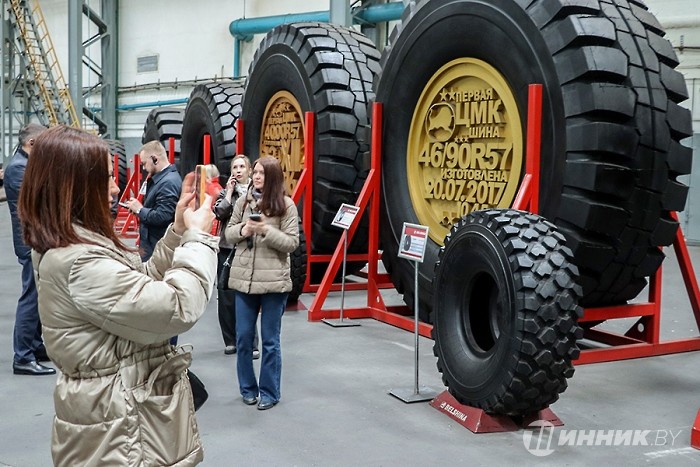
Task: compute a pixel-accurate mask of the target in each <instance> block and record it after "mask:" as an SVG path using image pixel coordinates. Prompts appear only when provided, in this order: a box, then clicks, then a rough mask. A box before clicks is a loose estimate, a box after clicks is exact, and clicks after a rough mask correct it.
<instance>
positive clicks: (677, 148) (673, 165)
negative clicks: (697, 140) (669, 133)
mask: <svg viewBox="0 0 700 467" xmlns="http://www.w3.org/2000/svg"><path fill="white" fill-rule="evenodd" d="M667 162H668V169H669V171H670V172H671V174H672V175H686V174H689V173H690V169H691V167H692V162H693V149H692V148H689V147H688V146H683V145H682V144H680V143H679V142H677V141H672V142H671V147H670V148H669V151H668V157H667Z"/></svg>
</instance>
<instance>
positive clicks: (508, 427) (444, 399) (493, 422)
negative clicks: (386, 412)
mask: <svg viewBox="0 0 700 467" xmlns="http://www.w3.org/2000/svg"><path fill="white" fill-rule="evenodd" d="M430 405H431V407H433V408H435V409H437V410H438V411H439V412H441V413H443V414H445V415H447V416H448V417H450V418H451V419H452V420H454V421H455V422H457V423H459V424H460V425H462V426H463V427H465V428H467V429H468V430H469V431H471V432H472V433H499V432H503V431H518V430H519V429H520V428H525V427H527V426H528V425H530V424H531V423H532V422H534V421H536V420H543V421H547V422H549V423H551V424H552V425H554V426H561V425H563V424H564V423H563V422H562V421H561V420H560V419H559V417H557V416H556V415H555V414H554V412H552V410H551V409H549V408H547V409H543V410H540V411H539V412H536V413H533V414H530V415H528V416H526V417H523V418H522V420H517V421H516V420H515V419H513V418H512V417H509V416H508V415H489V414H487V413H486V412H484V411H483V410H481V409H477V408H476V407H470V406H468V405H463V404H460V403H459V402H457V399H455V398H454V397H453V396H452V395H451V394H450V393H449V392H447V391H443V392H442V393H440V394H439V395H438V396H437V397H436V398H435V399H433V400H432V401H431V402H430Z"/></svg>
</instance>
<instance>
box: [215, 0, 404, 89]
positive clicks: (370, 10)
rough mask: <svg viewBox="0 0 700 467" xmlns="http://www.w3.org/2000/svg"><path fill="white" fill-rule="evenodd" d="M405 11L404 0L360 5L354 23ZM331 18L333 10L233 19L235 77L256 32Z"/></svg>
mask: <svg viewBox="0 0 700 467" xmlns="http://www.w3.org/2000/svg"><path fill="white" fill-rule="evenodd" d="M403 10H404V4H403V2H390V3H381V4H379V5H372V6H369V7H366V8H363V7H357V8H354V9H353V10H352V20H353V23H355V24H374V23H381V22H384V21H394V20H397V19H400V18H401V14H402V13H403ZM330 18H331V12H330V11H310V12H308V13H293V14H288V15H274V16H261V17H259V18H241V19H236V20H233V21H231V24H229V27H228V30H229V32H230V33H231V35H232V36H233V37H234V38H235V39H236V40H235V42H234V46H233V76H234V77H237V76H239V73H240V70H239V66H240V60H241V41H246V42H247V41H250V40H252V39H253V35H254V34H262V33H265V32H267V31H269V30H270V29H273V28H274V27H275V26H279V25H280V24H287V23H298V22H306V21H318V22H320V23H328V22H329V21H330Z"/></svg>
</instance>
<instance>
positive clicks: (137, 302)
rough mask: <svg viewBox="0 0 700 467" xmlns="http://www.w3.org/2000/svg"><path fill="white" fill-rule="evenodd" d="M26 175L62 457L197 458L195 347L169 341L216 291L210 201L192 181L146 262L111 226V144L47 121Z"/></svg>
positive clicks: (24, 204) (152, 461)
mask: <svg viewBox="0 0 700 467" xmlns="http://www.w3.org/2000/svg"><path fill="white" fill-rule="evenodd" d="M26 176H27V180H31V183H29V184H27V188H26V190H25V189H23V190H22V193H21V194H20V199H19V205H20V213H21V221H22V228H23V231H24V237H25V241H26V243H27V244H28V245H30V246H31V247H32V249H33V252H32V261H33V264H34V273H35V277H36V279H37V287H38V291H39V313H40V316H41V322H42V325H43V332H44V339H45V341H46V349H47V351H48V354H49V356H50V357H51V360H52V361H53V362H54V363H55V364H56V366H57V367H58V369H59V370H60V374H59V376H58V381H57V383H56V389H55V391H54V405H55V410H56V416H55V417H54V422H53V433H52V445H51V454H52V457H53V461H54V464H55V465H58V466H75V465H80V466H87V465H94V466H104V465H112V466H118V465H130V466H131V465H139V466H141V465H178V466H186V465H195V464H197V463H198V462H200V461H201V460H202V459H203V451H202V446H201V442H200V439H199V434H198V431H197V423H196V420H195V416H194V407H193V403H192V393H191V389H190V386H189V382H188V379H187V375H186V372H185V370H186V369H187V367H188V366H189V365H190V361H191V354H190V353H189V352H181V351H177V350H176V349H175V348H174V347H172V346H171V345H170V344H169V343H168V339H169V337H170V336H173V335H176V334H181V333H183V332H185V331H186V330H188V329H189V328H190V327H192V326H193V325H194V324H195V322H196V321H197V320H198V319H199V318H200V316H201V315H202V314H203V312H204V309H205V306H206V304H207V302H208V301H209V298H210V297H211V294H212V291H213V285H214V280H215V273H216V251H217V243H218V239H217V238H215V237H213V236H211V235H209V234H208V233H207V232H209V231H210V230H211V225H212V220H213V214H212V211H211V199H207V201H206V202H205V203H204V205H203V206H202V207H201V208H200V209H198V210H196V211H193V210H192V209H191V207H190V203H191V201H192V200H193V197H194V195H193V194H191V193H190V192H191V191H192V190H191V188H192V177H188V178H186V179H185V183H184V185H183V195H182V196H181V198H180V201H179V202H178V205H177V209H176V213H175V222H174V224H173V225H171V226H170V227H169V228H168V230H167V233H166V235H165V237H164V238H163V239H162V240H161V241H160V242H158V244H157V245H156V247H155V251H154V254H153V256H152V257H151V259H150V260H149V261H148V262H147V263H141V260H140V258H139V256H138V254H137V253H136V251H135V250H133V249H130V248H127V247H126V246H125V245H124V244H123V243H122V242H121V240H120V239H119V238H117V237H116V235H115V234H114V232H113V230H112V223H111V216H110V205H111V197H112V196H114V195H116V194H118V193H119V189H118V187H117V186H116V184H115V183H114V178H113V167H112V163H111V158H110V156H109V151H108V148H107V145H106V144H105V143H104V141H103V140H100V139H99V138H97V137H95V136H93V135H90V134H88V133H86V132H84V131H81V130H76V129H73V128H68V127H64V126H58V127H54V128H51V129H49V130H47V131H46V132H44V133H43V134H42V135H41V136H40V137H38V138H37V140H36V144H35V146H34V151H33V152H32V157H31V158H30V159H29V163H28V165H27V172H26ZM188 193H189V194H188Z"/></svg>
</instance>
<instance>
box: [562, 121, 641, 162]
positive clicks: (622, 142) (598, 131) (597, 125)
mask: <svg viewBox="0 0 700 467" xmlns="http://www.w3.org/2000/svg"><path fill="white" fill-rule="evenodd" d="M566 137H567V142H568V143H569V150H571V151H591V152H605V153H608V154H615V155H619V156H620V159H629V158H630V157H632V156H633V155H634V154H630V151H629V148H630V147H635V146H637V144H638V142H639V135H638V134H637V132H636V130H635V129H634V128H633V127H630V126H627V125H622V124H619V123H613V122H604V121H592V122H582V123H579V124H573V125H570V126H569V127H568V128H567V131H566ZM616 159H617V158H616Z"/></svg>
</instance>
